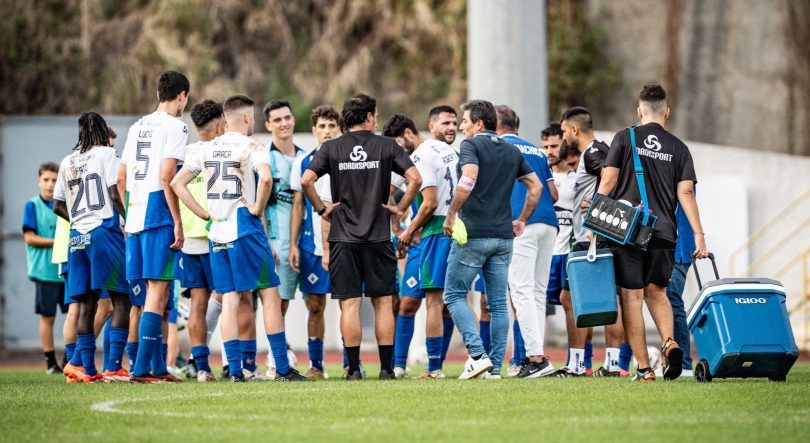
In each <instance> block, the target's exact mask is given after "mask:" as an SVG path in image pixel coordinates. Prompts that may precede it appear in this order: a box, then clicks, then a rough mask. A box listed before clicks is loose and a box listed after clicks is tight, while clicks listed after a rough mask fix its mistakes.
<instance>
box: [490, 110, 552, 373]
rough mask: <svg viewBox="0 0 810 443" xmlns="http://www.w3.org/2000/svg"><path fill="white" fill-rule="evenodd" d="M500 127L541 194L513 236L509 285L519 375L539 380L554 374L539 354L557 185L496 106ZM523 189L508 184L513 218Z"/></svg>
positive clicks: (513, 119) (508, 113)
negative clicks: (519, 343) (520, 355)
mask: <svg viewBox="0 0 810 443" xmlns="http://www.w3.org/2000/svg"><path fill="white" fill-rule="evenodd" d="M496 109H497V112H498V129H497V133H498V135H500V136H501V138H502V139H503V140H504V141H506V142H509V143H511V144H513V145H515V146H516V147H517V148H518V149H519V150H520V153H521V154H523V158H524V159H526V162H528V163H529V165H530V166H531V167H532V169H533V170H534V172H535V174H537V178H538V179H539V181H540V183H541V184H543V185H545V186H543V187H542V189H543V192H542V194H540V200H539V201H538V202H537V208H536V209H535V210H534V213H533V214H532V215H531V217H529V220H528V221H527V222H526V229H525V230H524V231H523V235H521V236H519V237H516V238H515V240H514V249H513V251H512V264H510V265H509V288H510V289H511V294H512V304H513V305H514V307H515V317H516V319H515V322H517V321H518V320H517V319H520V334H521V336H522V337H523V341H524V343H525V346H526V358H527V360H528V361H526V362H525V364H523V362H521V364H523V369H522V370H521V371H520V373H518V374H517V377H519V378H537V377H543V376H545V375H549V374H551V373H552V372H554V367H553V366H552V365H551V363H550V362H549V361H548V358H546V357H545V356H544V355H543V341H544V339H545V323H546V289H547V288H548V277H549V272H550V270H551V256H552V255H553V253H554V243H556V240H557V231H559V222H558V221H557V212H556V211H555V210H554V202H556V201H557V198H558V195H557V187H556V186H554V176H553V175H552V173H551V167H550V166H549V164H548V157H546V155H545V154H544V153H543V151H542V150H541V149H540V148H538V147H537V146H535V145H534V144H532V143H529V142H527V141H526V140H523V139H521V138H518V136H517V131H518V128H519V126H520V119H519V118H518V116H517V114H515V111H514V110H512V109H511V108H510V107H508V106H505V105H501V106H498V107H497V108H496ZM526 193H527V188H526V187H525V186H523V185H522V184H520V183H518V181H517V180H515V182H514V185H513V187H512V198H511V205H512V220H515V221H517V220H518V218H519V217H520V214H521V212H522V211H523V204H524V202H525V201H526Z"/></svg>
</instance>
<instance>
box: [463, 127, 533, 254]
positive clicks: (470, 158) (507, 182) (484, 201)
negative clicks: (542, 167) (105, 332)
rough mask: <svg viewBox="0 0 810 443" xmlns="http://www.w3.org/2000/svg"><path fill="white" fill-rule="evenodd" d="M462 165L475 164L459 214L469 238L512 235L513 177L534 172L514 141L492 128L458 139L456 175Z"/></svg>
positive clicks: (520, 176)
mask: <svg viewBox="0 0 810 443" xmlns="http://www.w3.org/2000/svg"><path fill="white" fill-rule="evenodd" d="M465 165H477V166H478V179H477V180H476V182H475V187H474V188H473V190H472V193H470V196H469V198H467V201H465V202H464V204H463V205H462V206H461V211H460V212H459V217H460V218H461V220H462V221H463V222H464V224H465V225H466V226H467V237H468V238H514V234H513V233H512V205H511V202H510V199H511V198H512V187H513V185H514V183H515V179H521V178H523V177H526V176H528V175H531V174H534V173H535V172H534V169H532V167H531V165H529V163H528V162H527V161H526V159H525V158H523V154H521V153H520V150H519V149H518V148H517V147H516V146H515V145H513V144H511V143H509V142H507V141H505V140H503V139H502V138H500V137H498V135H497V134H495V132H494V131H482V132H479V133H478V134H476V135H475V136H474V137H470V138H467V139H464V140H463V141H462V142H461V152H460V155H459V161H458V176H459V178H460V177H461V169H462V168H463V167H464V166H465Z"/></svg>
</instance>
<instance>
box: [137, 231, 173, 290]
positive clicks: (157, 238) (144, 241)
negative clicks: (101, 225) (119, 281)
mask: <svg viewBox="0 0 810 443" xmlns="http://www.w3.org/2000/svg"><path fill="white" fill-rule="evenodd" d="M172 243H174V227H172V226H158V227H157V228H152V229H147V230H145V231H141V232H139V233H137V234H127V280H130V281H132V280H174V269H175V266H177V265H178V262H179V261H180V255H181V253H180V251H175V250H174V249H171V248H170V247H169V246H171V245H172Z"/></svg>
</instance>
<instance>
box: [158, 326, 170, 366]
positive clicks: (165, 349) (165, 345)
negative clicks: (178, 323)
mask: <svg viewBox="0 0 810 443" xmlns="http://www.w3.org/2000/svg"><path fill="white" fill-rule="evenodd" d="M160 339H161V340H163V336H162V335H161V336H160ZM161 354H162V355H161V357H163V358H162V359H161V361H162V362H163V364H164V365H165V364H166V356H167V355H169V344H168V343H163V347H162V348H161ZM167 371H168V369H167Z"/></svg>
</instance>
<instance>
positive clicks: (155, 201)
mask: <svg viewBox="0 0 810 443" xmlns="http://www.w3.org/2000/svg"><path fill="white" fill-rule="evenodd" d="M187 142H188V126H186V124H185V123H183V122H182V121H180V120H179V119H177V118H176V117H174V116H172V115H170V114H168V113H166V112H153V113H152V114H149V115H147V116H145V117H142V118H141V119H140V120H138V122H137V123H135V124H134V125H132V127H130V128H129V134H127V144H126V146H124V153H123V154H122V155H121V163H123V164H125V165H127V195H126V206H127V217H126V218H127V222H126V231H127V232H132V233H136V232H141V231H143V230H144V229H151V228H157V227H159V226H172V225H174V220H173V219H172V214H171V212H169V204H168V203H167V202H166V196H165V194H164V193H163V181H162V180H161V177H160V172H161V169H163V160H165V159H168V158H173V159H177V160H178V161H179V162H182V161H183V158H184V157H185V154H186V144H187Z"/></svg>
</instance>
